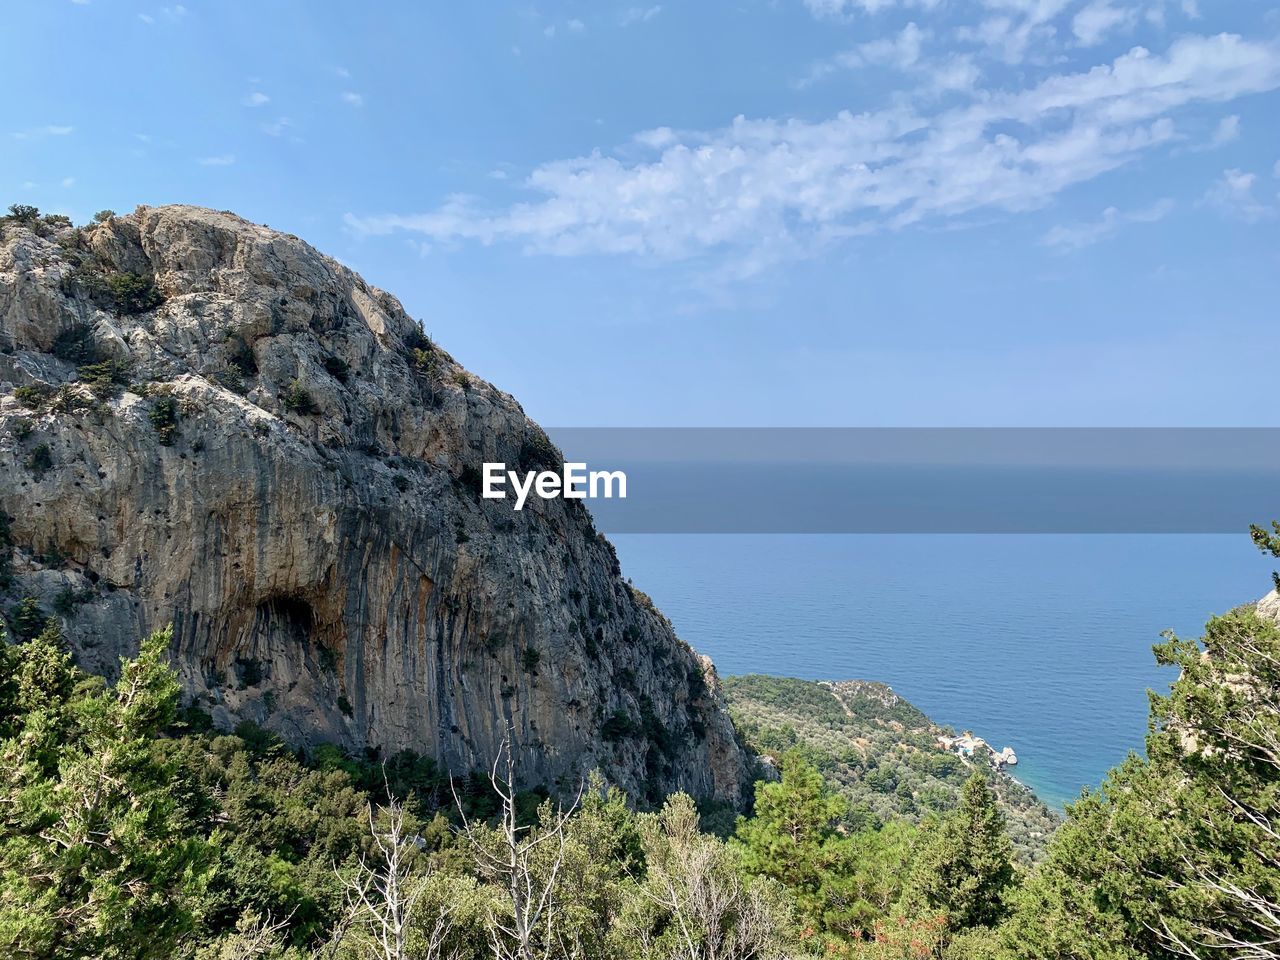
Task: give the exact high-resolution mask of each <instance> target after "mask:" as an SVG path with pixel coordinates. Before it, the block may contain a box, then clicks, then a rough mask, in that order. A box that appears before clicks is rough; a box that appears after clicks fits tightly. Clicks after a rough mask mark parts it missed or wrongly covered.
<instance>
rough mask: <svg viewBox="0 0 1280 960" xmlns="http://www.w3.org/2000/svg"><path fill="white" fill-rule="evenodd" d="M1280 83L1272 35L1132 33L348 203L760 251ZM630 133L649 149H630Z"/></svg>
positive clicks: (997, 202) (425, 227)
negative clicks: (473, 188) (1082, 47)
mask: <svg viewBox="0 0 1280 960" xmlns="http://www.w3.org/2000/svg"><path fill="white" fill-rule="evenodd" d="M1277 87H1280V50H1277V49H1276V48H1274V47H1272V46H1269V45H1267V44H1262V43H1255V42H1251V41H1246V40H1243V39H1241V38H1240V37H1238V36H1232V35H1220V36H1216V37H1185V38H1182V39H1180V40H1178V41H1177V42H1175V43H1174V44H1173V45H1172V46H1171V47H1170V48H1169V49H1168V51H1167V52H1166V53H1165V54H1164V55H1156V54H1152V53H1150V52H1149V51H1147V50H1145V49H1143V48H1140V47H1136V48H1134V49H1133V50H1131V51H1130V52H1129V53H1127V54H1125V55H1123V56H1121V57H1118V58H1116V59H1115V60H1114V61H1113V62H1112V63H1110V64H1106V65H1103V66H1099V67H1095V68H1094V69H1092V70H1089V71H1086V72H1081V73H1072V74H1059V75H1055V76H1050V77H1049V78H1048V79H1046V80H1044V81H1042V82H1041V83H1039V84H1037V85H1035V86H1032V87H1029V88H1026V89H1022V90H1013V91H987V92H980V93H979V94H978V95H976V96H975V98H974V100H973V101H972V102H970V103H967V104H966V105H963V106H957V107H952V108H950V109H946V110H943V111H941V112H938V113H935V114H934V115H932V116H929V115H925V114H923V113H921V112H919V110H918V105H916V106H912V105H910V104H908V103H906V102H903V101H898V102H897V103H895V105H894V106H891V107H889V108H886V109H883V110H879V111H875V112H869V113H864V114H859V115H854V114H851V113H848V112H843V113H840V114H837V115H836V116H834V117H831V118H829V119H826V120H822V121H816V122H813V121H807V120H799V119H789V120H788V119H781V120H779V119H756V120H753V119H748V118H745V117H738V118H736V119H735V120H734V121H733V122H732V123H731V124H730V125H729V126H727V127H723V128H720V129H713V130H707V131H673V130H669V129H665V128H659V129H657V130H652V131H647V132H645V133H642V134H639V135H637V136H636V137H635V138H634V139H633V141H632V142H631V143H629V144H628V145H627V146H626V147H624V148H623V149H622V150H620V151H618V152H617V153H616V154H604V153H600V152H594V153H591V154H589V155H587V156H580V157H575V158H571V159H564V160H556V161H553V162H549V163H544V164H542V165H541V166H539V167H537V168H536V169H534V170H533V171H532V173H531V174H530V175H529V176H528V178H527V179H526V181H525V186H526V187H527V188H528V189H529V190H530V191H531V192H532V193H533V194H535V197H534V198H533V199H531V200H529V201H527V202H523V203H518V204H515V205H512V206H509V207H500V208H497V209H486V208H484V207H483V206H482V205H481V204H480V203H479V202H478V201H476V200H474V199H471V198H466V197H454V198H451V199H450V200H449V201H448V202H447V203H445V204H444V205H443V206H441V207H440V208H439V209H437V210H434V211H431V212H428V213H423V214H409V215H386V216H367V217H356V216H349V217H348V223H349V224H350V226H351V227H352V228H353V229H355V230H357V231H360V232H364V233H372V234H380V233H389V232H392V231H396V230H408V231H413V232H417V233H420V234H423V235H425V236H426V237H428V238H429V239H430V240H432V241H438V242H448V241H459V240H472V241H477V242H481V243H496V242H514V243H517V244H520V245H522V246H523V247H524V248H525V249H526V250H529V251H534V252H543V253H551V254H559V255H577V254H600V253H610V254H637V255H651V256H656V257H663V258H671V259H678V258H692V257H699V256H703V255H706V254H708V253H722V252H723V253H727V254H729V255H730V256H732V257H734V258H737V259H738V260H739V261H741V262H752V263H755V264H760V265H763V264H766V263H768V262H769V260H770V258H773V259H777V258H779V257H785V256H793V255H797V254H801V253H804V252H805V251H808V250H811V249H813V248H815V247H816V246H820V245H822V244H824V243H828V242H831V241H834V240H838V239H840V238H842V237H847V236H851V235H859V234H866V233H872V232H875V231H880V230H886V229H900V228H903V227H905V226H907V225H909V224H913V223H917V222H920V221H927V220H954V219H955V218H964V217H966V216H968V215H971V214H974V213H978V212H991V211H1005V212H1016V211H1025V210H1030V209H1036V208H1039V207H1043V206H1045V205H1046V204H1047V203H1049V202H1050V201H1052V199H1053V198H1054V197H1055V196H1056V195H1057V194H1058V193H1060V192H1061V191H1062V190H1064V189H1066V188H1067V187H1069V186H1072V185H1073V184H1078V183H1082V182H1085V181H1089V180H1092V179H1094V178H1096V177H1098V176H1100V175H1101V174H1104V173H1106V172H1108V171H1110V170H1114V169H1116V168H1118V167H1121V166H1123V165H1125V164H1128V163H1130V162H1132V161H1133V160H1135V159H1136V158H1138V157H1140V156H1142V155H1144V154H1146V153H1149V152H1151V151H1152V150H1153V149H1156V148H1158V147H1159V146H1161V145H1164V144H1169V143H1171V142H1172V141H1173V140H1174V139H1175V136H1176V128H1175V126H1174V123H1173V120H1172V118H1171V117H1170V116H1169V114H1171V113H1173V112H1175V111H1177V110H1178V109H1179V108H1182V107H1185V106H1187V105H1189V104H1193V103H1205V102H1209V103H1217V102H1225V101H1228V100H1231V99H1233V98H1235V97H1238V96H1242V95H1245V94H1248V93H1256V92H1261V91H1265V90H1272V89H1275V88H1277ZM638 149H641V150H647V151H648V154H647V155H645V156H642V157H639V158H638V157H637V156H636V151H637V150H638Z"/></svg>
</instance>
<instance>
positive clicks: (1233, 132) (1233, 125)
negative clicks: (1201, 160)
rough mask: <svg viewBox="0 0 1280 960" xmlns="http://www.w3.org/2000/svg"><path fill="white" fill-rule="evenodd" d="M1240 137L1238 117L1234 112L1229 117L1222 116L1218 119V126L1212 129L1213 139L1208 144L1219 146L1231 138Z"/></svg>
mask: <svg viewBox="0 0 1280 960" xmlns="http://www.w3.org/2000/svg"><path fill="white" fill-rule="evenodd" d="M1239 139H1240V118H1239V117H1238V116H1236V115H1235V114H1232V115H1231V116H1229V117H1223V118H1222V119H1221V120H1219V121H1218V126H1217V127H1216V128H1215V129H1214V131H1213V139H1212V140H1211V141H1210V145H1211V146H1214V147H1221V146H1224V145H1226V144H1228V143H1231V142H1232V141H1233V140H1239Z"/></svg>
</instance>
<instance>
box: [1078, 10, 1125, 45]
mask: <svg viewBox="0 0 1280 960" xmlns="http://www.w3.org/2000/svg"><path fill="white" fill-rule="evenodd" d="M1136 18H1137V11H1136V10H1134V9H1132V8H1122V7H1116V6H1112V4H1111V0H1093V2H1092V3H1090V4H1089V5H1088V6H1087V7H1085V8H1084V9H1083V10H1080V11H1079V12H1078V13H1077V14H1076V15H1075V17H1074V18H1073V19H1072V21H1071V32H1072V33H1074V34H1075V35H1076V39H1077V40H1079V41H1080V42H1081V43H1082V44H1084V45H1085V46H1086V47H1092V46H1095V45H1096V44H1099V43H1101V42H1102V41H1103V40H1105V39H1106V37H1107V34H1109V33H1110V32H1111V31H1112V30H1115V29H1116V28H1117V27H1124V26H1128V25H1130V24H1132V23H1133V22H1134V20H1135V19H1136Z"/></svg>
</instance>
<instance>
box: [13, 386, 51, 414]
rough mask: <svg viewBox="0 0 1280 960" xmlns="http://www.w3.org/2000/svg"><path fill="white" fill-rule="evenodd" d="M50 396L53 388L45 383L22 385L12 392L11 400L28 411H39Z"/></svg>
mask: <svg viewBox="0 0 1280 960" xmlns="http://www.w3.org/2000/svg"><path fill="white" fill-rule="evenodd" d="M51 396H53V387H51V386H49V385H48V384H47V383H31V384H24V385H23V386H21V387H15V388H14V391H13V398H14V399H15V400H17V401H18V402H19V403H20V404H22V405H23V406H24V407H26V408H27V409H28V410H39V409H40V408H41V407H43V406H44V404H45V401H46V400H48V399H49V398H50V397H51Z"/></svg>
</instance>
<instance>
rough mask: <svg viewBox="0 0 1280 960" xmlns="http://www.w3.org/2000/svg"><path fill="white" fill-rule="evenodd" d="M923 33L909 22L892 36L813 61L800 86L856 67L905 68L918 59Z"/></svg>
mask: <svg viewBox="0 0 1280 960" xmlns="http://www.w3.org/2000/svg"><path fill="white" fill-rule="evenodd" d="M925 36H926V34H925V32H924V31H923V30H921V29H920V28H919V27H918V26H916V25H915V23H914V22H913V23H908V24H907V25H906V26H905V27H903V28H902V30H901V32H899V33H897V34H895V35H894V36H891V37H882V38H881V39H879V40H871V41H868V42H867V43H861V44H858V46H856V47H854V48H853V49H851V50H846V51H845V52H843V53H838V54H836V55H835V56H834V57H831V58H829V59H827V60H821V61H819V62H818V63H815V64H814V65H813V66H812V67H810V68H809V72H808V74H807V75H806V76H805V77H804V79H803V80H801V81H800V83H799V86H808V85H809V84H812V83H814V82H816V81H818V80H820V79H822V78H823V77H825V76H828V75H829V74H832V73H835V72H837V71H840V70H856V69H858V68H859V67H872V66H880V67H892V68H894V69H897V70H906V69H908V68H910V67H913V66H915V65H916V64H918V63H919V62H920V47H921V44H922V43H923V42H924V39H925Z"/></svg>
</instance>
